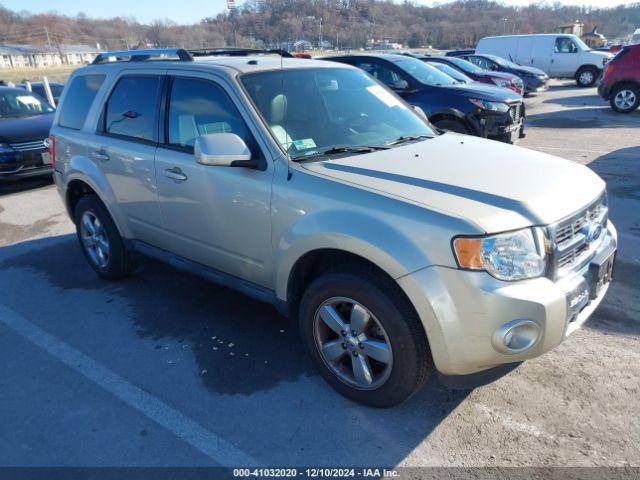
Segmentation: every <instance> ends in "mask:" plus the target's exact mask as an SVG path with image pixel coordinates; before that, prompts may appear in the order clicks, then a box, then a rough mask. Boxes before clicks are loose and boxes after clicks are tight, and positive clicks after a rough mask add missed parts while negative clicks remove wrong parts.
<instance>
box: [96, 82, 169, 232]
mask: <svg viewBox="0 0 640 480" xmlns="http://www.w3.org/2000/svg"><path fill="white" fill-rule="evenodd" d="M163 78H164V77H163V75H162V73H161V72H151V71H148V70H140V71H136V70H129V71H127V70H125V71H122V72H121V73H120V74H119V76H118V78H117V79H116V81H115V82H114V84H113V87H112V89H111V91H110V92H109V94H108V96H107V100H106V102H105V103H104V105H103V109H102V113H101V116H100V120H99V122H98V126H97V132H96V133H95V134H94V135H92V136H91V137H90V139H89V141H88V145H87V148H88V152H87V156H88V157H89V158H91V159H92V160H93V161H94V163H95V164H96V165H97V166H98V168H100V169H101V170H102V171H103V172H104V174H105V176H106V178H107V180H108V182H109V184H110V186H111V189H112V190H113V194H114V195H115V200H116V202H117V205H118V208H119V209H120V211H121V213H122V217H121V218H120V219H119V220H120V221H124V222H126V223H127V224H128V227H129V230H130V231H131V233H132V234H133V236H134V238H136V239H139V240H143V241H146V242H149V243H154V239H155V238H156V236H157V234H158V231H159V229H160V227H161V225H162V221H161V217H160V208H159V206H158V196H157V192H156V179H155V169H154V156H155V152H156V148H157V142H158V109H159V100H160V88H161V84H162V81H163Z"/></svg>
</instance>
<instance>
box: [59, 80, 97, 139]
mask: <svg viewBox="0 0 640 480" xmlns="http://www.w3.org/2000/svg"><path fill="white" fill-rule="evenodd" d="M104 79H105V75H82V76H78V77H76V78H74V79H73V80H72V81H71V85H69V91H68V92H67V96H66V97H65V99H64V102H63V104H62V105H61V106H60V119H59V121H58V124H59V125H60V126H61V127H67V128H73V129H75V130H80V129H81V128H82V125H84V121H85V119H86V118H87V113H89V109H90V108H91V104H92V103H93V100H94V99H95V98H96V94H97V93H98V90H99V89H100V87H101V86H102V83H103V82H104ZM54 95H55V94H54Z"/></svg>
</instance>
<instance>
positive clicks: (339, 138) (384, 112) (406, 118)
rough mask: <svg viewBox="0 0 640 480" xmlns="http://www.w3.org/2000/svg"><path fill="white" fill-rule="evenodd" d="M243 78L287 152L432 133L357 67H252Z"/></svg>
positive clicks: (304, 153) (298, 153) (308, 152)
mask: <svg viewBox="0 0 640 480" xmlns="http://www.w3.org/2000/svg"><path fill="white" fill-rule="evenodd" d="M242 83H243V85H244V87H245V88H246V90H247V92H248V94H249V96H250V97H251V99H252V100H253V103H254V104H255V106H256V107H257V108H258V110H259V111H260V113H261V114H262V117H263V118H264V119H265V121H266V123H267V125H268V126H269V128H270V130H271V132H272V133H273V136H274V137H275V138H276V139H277V140H278V142H279V143H280V145H281V146H282V148H283V149H284V150H286V151H287V153H289V154H290V155H291V157H292V158H302V157H304V156H307V155H312V154H315V153H318V152H322V151H325V150H328V149H331V148H333V147H366V146H383V145H385V144H387V143H389V142H393V141H394V140H397V139H398V138H400V137H404V136H414V135H434V132H433V131H432V130H431V129H430V128H429V126H428V125H427V123H425V122H424V120H422V118H421V117H419V116H418V115H417V114H416V113H415V112H414V111H413V109H412V108H411V107H409V106H408V105H407V104H405V103H404V102H403V101H402V100H400V99H399V98H398V97H397V96H396V95H395V94H393V93H391V92H390V91H389V90H387V89H386V88H385V87H383V86H381V85H380V84H379V83H377V82H376V81H375V80H373V79H372V78H371V77H369V76H368V75H367V74H366V73H364V72H362V71H360V70H355V69H347V68H313V69H291V70H282V71H268V72H257V73H249V74H245V75H243V76H242Z"/></svg>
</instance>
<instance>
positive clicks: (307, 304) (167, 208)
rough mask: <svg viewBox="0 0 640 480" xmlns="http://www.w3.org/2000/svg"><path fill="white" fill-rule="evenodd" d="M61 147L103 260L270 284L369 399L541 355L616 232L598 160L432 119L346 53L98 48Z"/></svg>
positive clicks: (61, 175) (61, 181)
mask: <svg viewBox="0 0 640 480" xmlns="http://www.w3.org/2000/svg"><path fill="white" fill-rule="evenodd" d="M210 53H214V52H210ZM215 53H219V52H215ZM51 145H52V160H53V161H54V162H55V173H54V175H55V180H56V183H57V185H58V189H59V190H60V194H61V196H62V199H63V200H64V203H65V205H66V207H67V209H68V211H69V214H70V215H71V218H72V219H73V220H74V222H75V223H76V226H77V231H78V239H79V241H80V246H81V247H82V251H83V253H84V255H85V257H86V259H87V261H88V262H89V264H90V265H91V267H93V269H94V270H95V271H96V272H97V273H98V274H99V275H100V276H102V277H104V278H107V279H117V278H121V277H124V276H125V275H127V274H129V273H131V272H132V271H133V269H134V268H135V264H136V258H137V257H138V256H139V255H137V254H144V255H147V256H151V257H155V258H159V259H162V260H164V261H166V262H168V263H170V264H171V265H174V266H176V267H180V268H183V269H186V270H189V271H191V272H196V273H198V274H201V275H203V276H204V277H206V278H208V279H211V280H213V281H214V282H217V283H219V284H222V285H225V286H228V287H231V288H234V289H238V290H240V291H242V292H244V293H245V294H247V295H249V296H251V297H254V298H256V299H259V300H261V301H264V302H268V303H271V304H273V305H275V306H276V307H277V308H278V310H279V311H280V312H282V313H283V314H284V315H287V316H292V317H296V318H297V319H298V320H299V324H300V330H301V334H302V337H303V339H304V341H305V342H306V344H307V346H308V348H309V351H310V353H311V356H312V357H313V359H314V360H315V363H316V364H317V366H318V368H319V370H320V372H321V373H322V375H323V376H324V377H325V378H326V380H327V381H328V382H329V383H330V384H331V385H332V386H333V387H334V388H336V389H337V390H338V391H339V392H340V393H342V394H344V395H345V396H347V397H349V398H351V399H354V400H356V401H359V402H362V403H365V404H368V405H373V406H380V407H382V406H390V405H395V404H397V403H399V402H402V401H403V400H405V399H406V398H408V397H409V396H410V395H411V394H413V393H414V392H416V391H417V390H418V389H419V388H420V387H421V386H422V385H423V384H424V382H425V380H426V378H427V377H428V376H429V375H430V374H431V373H433V372H436V371H437V372H438V373H439V374H440V375H441V376H442V378H443V379H445V380H448V381H450V382H451V383H457V384H463V385H464V384H466V385H472V384H473V383H477V382H479V381H483V380H482V379H483V378H484V379H487V378H490V374H491V373H492V372H499V371H500V370H502V369H505V368H507V367H509V368H510V367H511V366H512V365H515V364H517V363H518V362H521V361H523V360H526V359H529V358H533V357H536V356H539V355H541V354H542V353H544V352H546V351H548V350H549V349H551V348H553V347H554V346H556V345H558V344H559V343H560V342H562V341H563V340H564V339H565V338H566V337H567V335H568V334H570V333H571V332H572V331H574V330H575V329H576V328H578V327H579V326H580V325H581V324H582V323H583V322H584V321H585V320H586V319H587V318H588V317H589V316H590V315H591V313H592V312H593V311H594V309H595V308H596V307H597V305H598V304H599V303H600V301H601V300H602V298H603V296H604V295H605V292H606V290H607V288H608V285H609V280H610V278H611V271H612V265H613V259H614V256H615V251H616V238H617V236H616V231H615V228H614V226H613V225H612V223H611V222H610V221H608V216H607V212H608V210H607V197H606V193H605V184H604V183H603V181H602V180H601V179H600V178H599V177H598V176H596V175H595V174H594V173H593V172H592V171H591V170H589V169H588V168H586V167H584V166H582V165H579V164H576V163H572V162H569V161H566V160H562V159H559V158H555V157H552V156H549V155H545V154H542V153H537V152H533V151H530V150H526V149H522V148H518V147H513V146H508V145H504V144H500V143H497V142H494V141H489V140H484V139H479V138H474V137H469V136H463V135H458V134H452V133H447V134H444V135H440V134H438V133H437V132H436V131H434V129H433V128H432V127H431V125H430V124H429V122H428V121H427V120H426V119H425V118H424V116H423V115H422V114H421V113H420V112H416V111H415V110H414V109H413V108H411V107H410V106H409V105H407V104H406V103H405V102H404V101H403V100H402V99H400V98H399V97H397V96H396V95H395V94H393V93H392V92H391V91H389V90H388V89H387V88H386V87H384V86H382V85H381V84H379V83H377V82H376V81H375V80H374V79H373V78H372V77H370V76H369V75H367V74H366V73H365V72H363V71H361V70H359V69H356V68H354V67H351V66H348V65H344V64H337V63H331V62H326V61H316V60H305V59H290V58H286V59H282V58H276V57H272V56H264V55H263V56H249V57H246V56H245V57H239V56H226V57H224V56H212V55H208V54H207V52H198V54H197V55H196V54H195V53H190V52H187V51H185V50H161V51H156V50H151V51H133V52H113V53H109V54H103V55H101V56H99V57H98V58H97V59H96V61H95V62H94V64H92V65H89V66H87V67H84V68H81V69H78V70H76V71H75V72H74V73H73V75H72V76H71V78H70V81H69V83H68V86H67V87H66V89H65V91H64V93H63V94H62V97H61V106H60V108H59V110H58V111H57V114H56V119H55V121H54V126H53V128H52V130H51ZM484 381H486V380H484Z"/></svg>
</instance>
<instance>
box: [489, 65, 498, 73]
mask: <svg viewBox="0 0 640 480" xmlns="http://www.w3.org/2000/svg"><path fill="white" fill-rule="evenodd" d="M491 70H493V71H494V72H495V71H497V70H498V66H497V65H496V64H493V65H491Z"/></svg>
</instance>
